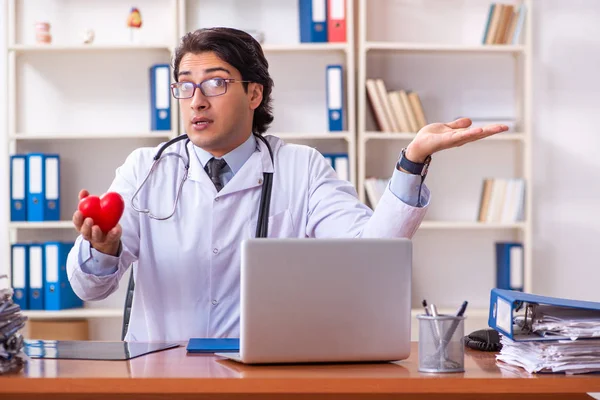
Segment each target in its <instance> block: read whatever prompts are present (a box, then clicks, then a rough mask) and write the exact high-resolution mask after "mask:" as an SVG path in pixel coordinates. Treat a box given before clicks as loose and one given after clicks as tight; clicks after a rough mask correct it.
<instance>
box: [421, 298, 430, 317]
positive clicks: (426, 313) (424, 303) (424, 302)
mask: <svg viewBox="0 0 600 400" xmlns="http://www.w3.org/2000/svg"><path fill="white" fill-rule="evenodd" d="M421 304H423V308H424V309H425V315H431V314H429V309H428V308H427V300H425V299H423V302H422V303H421Z"/></svg>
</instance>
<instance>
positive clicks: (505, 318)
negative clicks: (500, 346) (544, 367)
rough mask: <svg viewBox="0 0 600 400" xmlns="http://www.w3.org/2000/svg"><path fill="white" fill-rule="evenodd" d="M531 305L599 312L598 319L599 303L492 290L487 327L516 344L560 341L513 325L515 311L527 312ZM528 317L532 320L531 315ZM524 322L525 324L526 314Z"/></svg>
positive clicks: (554, 337) (555, 337) (514, 291)
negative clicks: (520, 342)
mask: <svg viewBox="0 0 600 400" xmlns="http://www.w3.org/2000/svg"><path fill="white" fill-rule="evenodd" d="M531 305H550V306H558V307H565V308H572V309H574V310H593V311H599V314H598V315H599V317H600V303H597V302H592V301H578V300H570V299H561V298H557V297H546V296H539V295H535V294H529V293H523V292H520V291H516V290H505V289H492V293H491V295H490V312H489V317H488V325H489V326H490V328H493V329H495V330H497V331H499V332H500V333H502V334H503V335H504V336H506V337H508V338H510V339H512V340H514V341H517V342H518V341H542V340H557V339H562V337H557V336H541V335H539V334H537V333H534V332H530V331H528V330H523V329H521V328H520V327H518V326H516V325H515V324H514V323H513V322H514V317H515V314H516V310H517V309H522V310H527V309H528V307H529V306H531ZM529 317H530V318H532V315H530V316H529ZM525 321H526V322H527V315H526V314H525Z"/></svg>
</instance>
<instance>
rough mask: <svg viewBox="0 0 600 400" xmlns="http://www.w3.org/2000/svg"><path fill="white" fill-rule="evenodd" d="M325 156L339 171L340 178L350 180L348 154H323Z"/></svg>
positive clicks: (336, 170) (337, 171)
mask: <svg viewBox="0 0 600 400" xmlns="http://www.w3.org/2000/svg"><path fill="white" fill-rule="evenodd" d="M323 157H325V159H326V160H327V162H328V163H329V164H330V165H331V166H332V167H333V169H334V170H335V172H336V173H337V176H338V179H342V180H345V181H349V180H350V163H349V162H348V154H327V153H326V154H323Z"/></svg>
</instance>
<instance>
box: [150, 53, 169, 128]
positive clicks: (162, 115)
mask: <svg viewBox="0 0 600 400" xmlns="http://www.w3.org/2000/svg"><path fill="white" fill-rule="evenodd" d="M169 71H170V70H169V64H155V65H153V66H151V67H150V116H151V120H150V122H151V128H150V129H152V130H153V131H170V130H171V87H170V85H171V78H170V75H169Z"/></svg>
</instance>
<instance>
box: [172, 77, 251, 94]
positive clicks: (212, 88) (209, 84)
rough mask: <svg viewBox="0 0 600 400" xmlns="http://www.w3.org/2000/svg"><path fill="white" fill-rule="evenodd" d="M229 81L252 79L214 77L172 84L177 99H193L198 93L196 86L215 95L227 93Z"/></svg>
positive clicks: (236, 81) (203, 91) (206, 92)
mask: <svg viewBox="0 0 600 400" xmlns="http://www.w3.org/2000/svg"><path fill="white" fill-rule="evenodd" d="M229 83H250V81H238V80H237V79H225V78H212V79H207V80H205V81H202V82H200V83H194V82H175V83H172V84H171V91H172V92H173V97H175V98H176V99H191V98H192V97H194V94H196V88H200V91H201V92H202V94H203V95H204V96H206V97H215V96H221V95H223V94H225V93H227V85H228V84H229Z"/></svg>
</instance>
